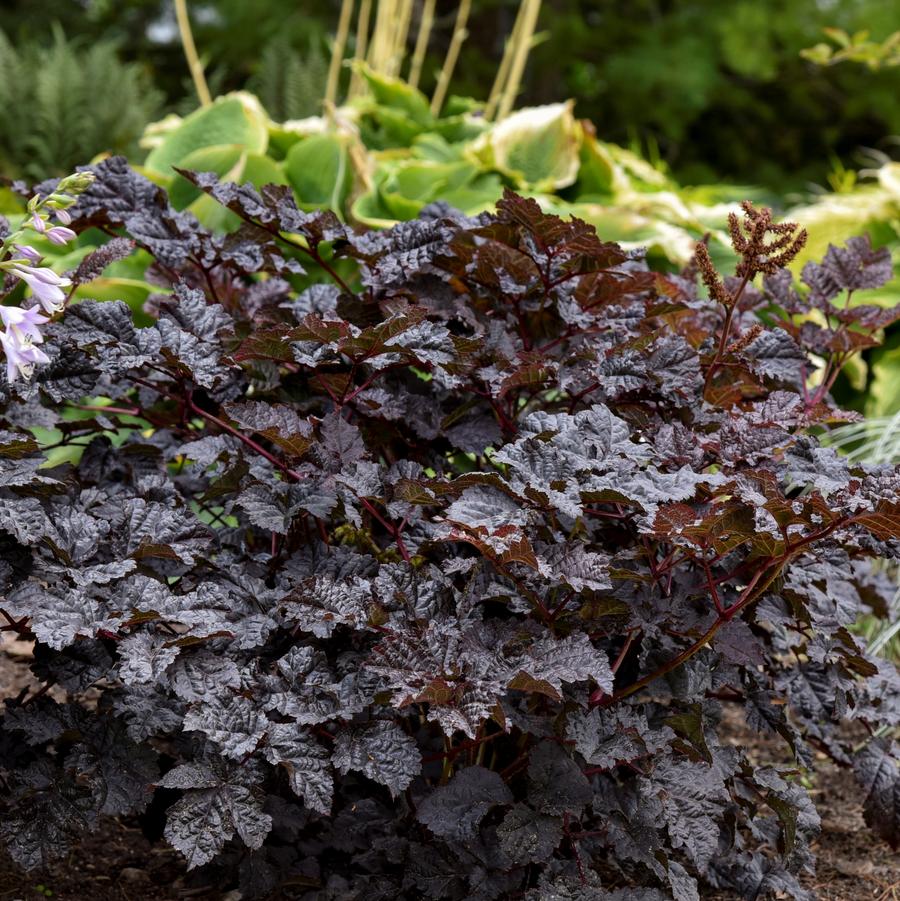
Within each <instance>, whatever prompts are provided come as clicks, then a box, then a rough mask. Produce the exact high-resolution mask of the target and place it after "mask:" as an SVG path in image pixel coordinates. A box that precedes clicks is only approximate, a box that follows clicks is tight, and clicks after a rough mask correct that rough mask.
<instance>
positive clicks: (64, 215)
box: [56, 210, 72, 225]
mask: <svg viewBox="0 0 900 901" xmlns="http://www.w3.org/2000/svg"><path fill="white" fill-rule="evenodd" d="M56 218H57V219H59V221H60V222H62V224H63V225H71V224H72V214H71V213H70V212H69V211H68V210H57V211H56Z"/></svg>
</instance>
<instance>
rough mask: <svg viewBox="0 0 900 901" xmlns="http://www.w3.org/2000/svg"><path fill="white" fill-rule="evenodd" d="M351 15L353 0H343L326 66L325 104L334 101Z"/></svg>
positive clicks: (332, 103)
mask: <svg viewBox="0 0 900 901" xmlns="http://www.w3.org/2000/svg"><path fill="white" fill-rule="evenodd" d="M352 15H353V0H343V2H342V3H341V15H340V18H339V19H338V27H337V32H336V33H335V36H334V45H333V46H332V48H331V64H330V65H329V66H328V81H327V82H326V85H325V104H326V106H327V105H329V104H331V105H332V106H333V105H334V103H335V100H336V98H337V89H338V81H339V80H340V77H341V63H343V61H344V48H345V47H346V46H347V35H348V34H349V33H350V17H351V16H352Z"/></svg>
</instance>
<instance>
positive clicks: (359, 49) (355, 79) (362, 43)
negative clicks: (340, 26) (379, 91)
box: [348, 0, 372, 97]
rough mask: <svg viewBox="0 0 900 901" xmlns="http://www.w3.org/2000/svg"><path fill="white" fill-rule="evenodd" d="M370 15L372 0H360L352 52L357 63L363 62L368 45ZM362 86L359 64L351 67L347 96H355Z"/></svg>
mask: <svg viewBox="0 0 900 901" xmlns="http://www.w3.org/2000/svg"><path fill="white" fill-rule="evenodd" d="M371 17H372V0H362V2H361V3H360V5H359V18H357V20H356V48H355V50H354V53H353V61H354V62H355V63H357V64H361V63H364V62H365V59H366V49H367V48H368V46H369V19H370V18H371ZM361 88H362V76H361V75H360V74H359V65H355V66H354V67H353V75H352V76H351V77H350V91H349V92H348V96H349V97H355V96H356V95H357V94H358V93H359V92H360V89H361Z"/></svg>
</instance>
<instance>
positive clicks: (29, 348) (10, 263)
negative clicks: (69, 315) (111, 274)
mask: <svg viewBox="0 0 900 901" xmlns="http://www.w3.org/2000/svg"><path fill="white" fill-rule="evenodd" d="M93 180H94V176H93V174H92V173H90V172H77V173H75V174H74V175H69V176H67V177H66V178H64V179H62V180H61V181H60V182H59V184H58V185H57V189H56V190H55V191H53V192H51V193H50V194H49V195H47V196H46V197H41V196H40V195H39V194H36V195H35V196H33V197H32V198H31V200H29V201H28V206H27V215H26V217H25V219H24V221H23V222H22V225H21V226H20V227H19V228H18V229H17V230H15V231H13V232H11V233H10V234H9V235H8V236H7V237H6V238H5V239H4V240H3V242H2V243H0V273H2V272H4V271H5V272H8V273H9V274H10V275H12V276H13V277H14V278H16V279H18V280H19V281H22V282H24V283H25V284H26V285H27V286H28V288H29V289H30V290H31V294H32V296H33V297H34V298H35V299H36V300H37V303H38V306H36V307H30V308H27V309H26V308H23V307H13V306H0V321H2V323H3V326H4V331H3V332H2V333H0V346H2V348H3V352H4V354H5V355H6V374H7V379H8V381H9V382H10V383H12V382H14V381H16V379H18V378H23V379H29V378H31V376H32V374H33V373H34V368H35V366H36V365H37V364H38V363H48V362H49V357H48V356H47V355H46V354H45V353H44V352H43V351H42V350H40V349H39V348H38V347H36V345H38V344H42V343H43V341H44V338H43V335H42V334H41V331H40V327H41V326H42V325H45V324H46V323H47V322H49V321H50V319H49V317H51V316H55V315H56V314H57V313H60V312H62V310H63V309H64V308H65V305H66V301H67V300H68V294H67V293H66V290H65V289H67V288H71V286H72V280H71V279H69V278H66V277H65V276H61V275H59V274H58V273H56V272H54V271H53V269H51V268H50V267H49V266H42V265H40V264H41V260H42V254H41V252H40V251H39V250H38V249H37V248H35V247H32V246H31V245H30V244H28V243H26V241H27V235H28V232H29V231H33V232H36V233H37V234H38V235H39V236H41V237H42V238H45V239H46V240H48V241H49V242H50V243H51V244H55V245H57V246H64V245H66V244H68V243H70V242H72V241H74V240H75V238H76V237H77V235H76V234H75V232H74V231H73V230H72V229H71V228H69V227H68V226H69V225H70V224H71V222H72V216H71V214H70V213H69V211H68V210H69V207H71V206H72V205H73V204H74V203H75V202H76V200H77V198H78V195H79V194H81V193H83V192H84V191H85V190H86V189H87V188H88V187H89V186H90V184H91V183H92V181H93ZM53 217H55V218H56V219H57V220H58V222H59V224H54V223H53V222H52V218H53ZM42 311H43V312H42ZM44 313H46V315H44Z"/></svg>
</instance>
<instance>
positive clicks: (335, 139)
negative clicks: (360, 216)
mask: <svg viewBox="0 0 900 901" xmlns="http://www.w3.org/2000/svg"><path fill="white" fill-rule="evenodd" d="M347 140H348V139H347V138H346V137H344V136H343V135H340V134H338V133H337V132H327V133H325V134H320V135H311V136H310V137H308V138H305V139H304V140H302V141H300V142H298V143H297V144H294V146H293V147H291V149H290V150H289V151H288V155H287V159H286V160H285V164H284V168H285V173H286V174H287V178H288V182H289V183H290V185H291V187H292V188H293V189H294V192H295V193H296V195H297V202H298V203H299V204H300V205H301V207H302V208H315V207H320V206H324V207H327V208H329V209H332V210H334V211H335V212H336V213H338V214H340V213H341V212H342V211H343V209H344V202H345V201H346V199H347V196H348V195H349V193H350V188H351V187H352V185H353V167H352V166H351V164H350V154H349V152H348V149H347Z"/></svg>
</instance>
